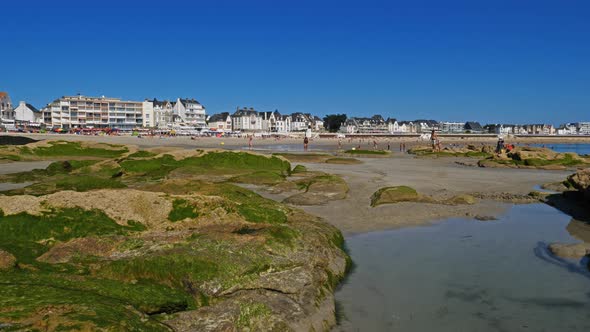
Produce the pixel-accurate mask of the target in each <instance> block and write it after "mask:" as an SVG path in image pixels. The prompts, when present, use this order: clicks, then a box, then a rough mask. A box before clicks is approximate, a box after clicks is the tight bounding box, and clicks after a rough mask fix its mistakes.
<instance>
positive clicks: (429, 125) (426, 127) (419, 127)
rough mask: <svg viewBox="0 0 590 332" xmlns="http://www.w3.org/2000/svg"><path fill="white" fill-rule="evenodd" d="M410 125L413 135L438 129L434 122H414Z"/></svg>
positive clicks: (436, 123) (421, 120)
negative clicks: (412, 128)
mask: <svg viewBox="0 0 590 332" xmlns="http://www.w3.org/2000/svg"><path fill="white" fill-rule="evenodd" d="M412 124H413V125H414V128H415V131H413V132H415V133H430V132H431V131H432V129H438V122H437V121H435V120H423V119H419V120H414V121H412Z"/></svg>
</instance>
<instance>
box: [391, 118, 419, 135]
mask: <svg viewBox="0 0 590 332" xmlns="http://www.w3.org/2000/svg"><path fill="white" fill-rule="evenodd" d="M413 128H414V124H413V123H412V122H411V121H397V120H395V119H393V121H388V122H387V129H388V131H389V132H390V133H392V134H408V133H411V132H412V129H413Z"/></svg>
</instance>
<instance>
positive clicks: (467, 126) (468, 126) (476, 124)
mask: <svg viewBox="0 0 590 332" xmlns="http://www.w3.org/2000/svg"><path fill="white" fill-rule="evenodd" d="M465 129H469V130H483V128H482V127H481V125H480V124H479V122H473V121H467V122H465Z"/></svg>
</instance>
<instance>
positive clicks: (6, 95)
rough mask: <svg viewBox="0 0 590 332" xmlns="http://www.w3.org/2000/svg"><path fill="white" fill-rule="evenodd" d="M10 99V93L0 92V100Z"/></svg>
mask: <svg viewBox="0 0 590 332" xmlns="http://www.w3.org/2000/svg"><path fill="white" fill-rule="evenodd" d="M4 97H8V92H3V91H0V98H4Z"/></svg>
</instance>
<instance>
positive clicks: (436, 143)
mask: <svg viewBox="0 0 590 332" xmlns="http://www.w3.org/2000/svg"><path fill="white" fill-rule="evenodd" d="M430 142H431V143H432V151H437V152H440V141H439V139H438V134H437V133H436V129H432V133H431V134H430Z"/></svg>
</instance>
